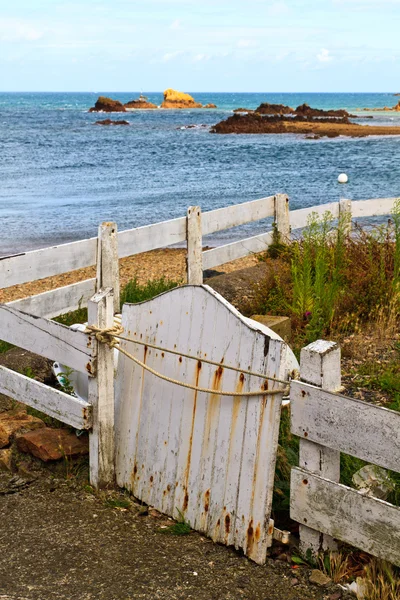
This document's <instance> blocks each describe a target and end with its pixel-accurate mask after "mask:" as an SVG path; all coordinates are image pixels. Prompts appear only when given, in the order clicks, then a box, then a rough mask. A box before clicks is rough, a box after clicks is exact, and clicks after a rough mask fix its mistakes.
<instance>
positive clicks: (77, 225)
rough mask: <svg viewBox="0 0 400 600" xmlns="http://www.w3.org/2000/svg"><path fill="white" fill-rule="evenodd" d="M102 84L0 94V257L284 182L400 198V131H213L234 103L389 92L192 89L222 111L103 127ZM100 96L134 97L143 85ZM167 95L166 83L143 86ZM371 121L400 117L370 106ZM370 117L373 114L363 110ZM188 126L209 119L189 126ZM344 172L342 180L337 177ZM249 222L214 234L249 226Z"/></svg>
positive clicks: (334, 196) (304, 192) (302, 202)
mask: <svg viewBox="0 0 400 600" xmlns="http://www.w3.org/2000/svg"><path fill="white" fill-rule="evenodd" d="M99 94H100V92H99V93H0V181H1V185H0V222H1V236H0V255H7V254H9V253H17V252H21V251H24V250H30V249H34V248H40V247H44V246H48V245H52V244H56V243H63V242H68V241H73V240H78V239H83V238H86V237H91V236H94V235H96V231H97V226H98V224H99V223H100V222H101V221H104V220H113V221H116V222H117V223H118V227H119V229H120V230H123V229H127V228H131V227H137V226H140V225H146V224H149V223H154V222H157V221H162V220H165V219H170V218H175V217H179V216H183V215H185V214H186V209H187V207H188V206H189V205H194V204H196V205H200V206H201V208H202V210H203V211H206V210H211V209H213V208H219V207H222V206H229V205H231V204H235V203H238V202H245V201H247V200H251V199H255V198H260V197H263V196H269V195H272V194H275V193H277V192H284V193H287V194H289V196H290V206H291V208H293V209H294V208H302V207H307V206H312V205H316V204H324V203H326V202H332V201H335V200H338V199H339V198H340V197H347V198H352V199H366V198H378V197H387V196H400V137H375V136H374V137H371V138H367V139H365V138H364V139H351V138H334V139H321V140H317V141H314V140H307V139H305V138H304V136H300V135H299V136H289V135H263V136H257V135H241V136H237V135H228V136H219V135H214V134H210V132H209V127H210V126H211V125H213V124H215V123H217V122H218V121H220V120H221V119H224V118H226V117H228V116H229V115H230V114H232V110H233V109H234V108H237V107H239V106H241V107H246V108H256V107H257V106H258V105H259V104H260V103H261V102H274V103H284V104H288V105H290V106H293V107H296V106H297V105H299V104H302V103H303V102H307V103H308V104H310V105H311V106H313V107H317V108H347V109H349V110H350V111H353V112H355V111H356V110H357V109H359V108H363V107H370V108H382V107H384V106H393V105H394V104H396V103H397V101H398V99H399V98H396V97H395V96H393V94H390V93H387V94H268V93H265V94H251V93H249V94H239V93H238V94H214V93H209V94H205V93H198V94H196V93H194V94H193V95H194V96H195V98H196V100H198V101H200V102H202V103H207V102H213V103H214V104H216V105H217V106H218V108H217V109H216V110H181V111H158V110H155V111H135V112H130V113H126V114H125V115H122V114H119V115H117V114H114V116H112V118H117V119H118V118H124V119H127V120H128V121H129V122H130V124H131V125H130V127H99V126H95V125H94V122H95V121H96V120H98V119H99V118H106V116H107V115H105V116H101V115H99V114H98V113H88V112H87V111H88V108H89V107H90V106H93V104H94V102H95V101H96V99H97V96H98V95H99ZM103 94H105V95H108V96H111V97H113V98H116V99H119V100H121V101H122V102H127V101H128V100H131V99H133V98H135V97H137V96H138V95H139V92H132V93H118V92H106V93H104V92H103ZM146 95H147V96H148V98H149V100H150V101H152V102H155V103H156V104H160V103H161V101H162V94H161V93H148V94H146ZM371 114H373V116H374V118H373V119H372V120H368V119H365V120H364V119H361V120H359V121H358V122H362V123H363V122H365V124H368V125H373V124H377V125H378V124H386V125H390V124H392V125H393V124H399V125H400V113H384V112H378V113H376V112H374V113H371ZM363 116H366V113H363ZM186 125H197V126H200V125H204V127H198V128H190V129H185V128H184V127H185V126H186ZM341 172H346V173H347V174H348V175H349V184H347V185H346V186H343V185H342V186H341V185H340V184H338V183H337V176H338V174H339V173H341ZM266 226H268V225H267V224H266V223H262V222H259V223H255V224H249V225H246V226H244V227H242V228H241V229H240V230H237V229H232V230H230V231H227V232H222V233H219V234H218V235H215V236H214V237H212V238H211V239H210V240H209V243H221V242H226V241H227V240H231V239H235V238H237V237H243V235H252V234H255V233H257V232H259V231H261V230H262V229H263V228H265V227H266Z"/></svg>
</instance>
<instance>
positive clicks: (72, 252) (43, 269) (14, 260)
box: [0, 238, 97, 288]
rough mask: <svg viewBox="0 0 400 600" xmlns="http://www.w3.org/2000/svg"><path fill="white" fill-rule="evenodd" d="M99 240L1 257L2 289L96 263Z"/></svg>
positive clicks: (93, 239) (0, 277) (0, 279)
mask: <svg viewBox="0 0 400 600" xmlns="http://www.w3.org/2000/svg"><path fill="white" fill-rule="evenodd" d="M96 254H97V238H90V239H87V240H81V241H79V242H72V243H70V244H62V245H61V246H50V247H49V248H42V249H41V250H33V251H32V252H25V253H24V254H18V255H15V256H6V257H3V258H0V288H7V287H10V286H12V285H16V284H20V283H26V282H28V281H36V279H43V278H45V277H50V276H51V275H59V274H60V273H66V272H67V271H75V270H76V269H81V268H83V267H89V266H91V265H94V264H95V263H96Z"/></svg>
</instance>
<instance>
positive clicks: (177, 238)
mask: <svg viewBox="0 0 400 600" xmlns="http://www.w3.org/2000/svg"><path fill="white" fill-rule="evenodd" d="M185 240H186V217H180V218H179V219H171V220H170V221H163V222H161V223H154V224H153V225H145V226H143V227H136V228H135V229H128V230H126V231H120V232H119V234H118V254H119V257H120V258H122V257H124V256H132V255H134V254H139V253H140V252H148V251H150V250H155V249H157V248H164V247H165V246H171V244H177V243H179V242H184V241H185Z"/></svg>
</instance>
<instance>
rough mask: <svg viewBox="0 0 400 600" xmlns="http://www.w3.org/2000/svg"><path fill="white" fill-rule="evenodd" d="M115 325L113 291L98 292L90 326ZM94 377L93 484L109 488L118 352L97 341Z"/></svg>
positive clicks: (92, 301)
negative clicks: (116, 358) (115, 355)
mask: <svg viewBox="0 0 400 600" xmlns="http://www.w3.org/2000/svg"><path fill="white" fill-rule="evenodd" d="M113 322H114V304H113V290H112V289H111V288H106V289H105V290H102V291H100V292H97V293H96V294H95V295H94V296H93V297H92V298H91V299H90V300H89V302H88V323H89V325H95V326H96V327H100V328H101V329H105V328H107V327H112V326H113ZM96 344H97V361H96V372H95V374H94V377H89V403H90V404H91V405H92V407H93V409H92V410H93V427H92V430H91V432H90V434H89V461H90V483H91V485H92V486H93V487H95V488H99V487H105V486H107V485H112V484H113V483H114V473H115V467H114V350H113V349H112V348H109V347H108V346H107V345H106V344H102V343H99V342H96Z"/></svg>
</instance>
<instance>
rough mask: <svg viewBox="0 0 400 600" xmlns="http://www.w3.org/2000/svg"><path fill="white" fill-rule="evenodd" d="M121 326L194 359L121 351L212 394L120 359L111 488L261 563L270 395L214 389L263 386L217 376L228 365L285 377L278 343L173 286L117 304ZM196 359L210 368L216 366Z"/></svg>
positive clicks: (273, 413)
mask: <svg viewBox="0 0 400 600" xmlns="http://www.w3.org/2000/svg"><path fill="white" fill-rule="evenodd" d="M122 324H123V327H124V329H125V332H126V334H127V336H128V337H133V338H135V337H137V338H138V339H140V340H142V341H145V342H146V341H148V342H149V343H152V344H157V345H161V346H164V347H167V348H172V349H174V348H175V349H178V350H181V351H182V353H189V354H192V355H194V356H197V357H198V359H199V360H198V361H197V360H191V359H188V358H185V357H183V356H175V355H171V354H168V353H166V352H162V351H160V350H154V349H150V348H147V349H146V348H144V347H143V346H138V345H135V344H134V343H132V342H124V341H123V342H122V344H121V346H122V347H123V348H126V350H127V351H128V352H130V353H132V354H133V355H134V356H138V357H139V358H140V359H141V360H144V361H145V362H146V364H148V365H149V366H151V367H152V368H154V369H155V370H157V371H159V372H161V373H164V374H166V375H168V376H170V377H172V378H175V379H178V380H181V381H185V382H189V383H192V384H196V385H200V386H203V387H211V388H212V389H215V394H211V395H209V394H205V393H203V392H195V391H193V390H188V389H185V388H182V387H178V386H176V385H174V384H172V383H168V382H164V381H162V380H160V379H159V378H157V377H155V376H154V375H152V374H150V373H148V372H144V370H143V368H141V367H139V366H138V365H135V363H133V362H132V361H131V360H129V359H128V358H126V357H125V356H124V355H120V357H119V361H118V372H117V381H116V440H117V441H116V444H117V447H116V472H117V483H118V485H119V486H121V487H126V488H128V489H129V490H130V491H131V492H132V493H133V494H134V495H135V496H136V497H138V498H140V499H142V500H143V501H145V502H149V503H150V504H151V505H152V506H154V507H155V508H157V509H158V510H160V511H162V512H165V513H166V514H169V515H171V516H173V517H177V516H178V513H177V509H179V510H180V511H181V512H182V513H183V514H184V515H185V518H186V519H187V520H189V521H190V523H191V526H192V527H193V528H195V529H197V530H199V531H202V532H203V533H205V534H207V535H209V536H210V537H211V538H212V539H214V540H215V541H219V542H221V543H225V544H230V545H235V546H236V547H238V548H239V547H241V548H243V549H244V550H245V552H247V554H248V555H249V556H250V557H251V558H253V559H254V560H256V561H257V562H260V563H262V562H265V557H266V549H267V547H268V545H269V544H270V543H271V539H272V538H271V535H270V534H271V532H269V531H268V529H269V527H268V524H269V518H270V512H271V501H272V490H273V478H274V464H275V455H276V448H277V439H278V437H277V436H278V431H279V413H280V397H279V396H276V397H275V396H273V397H268V396H267V397H262V396H261V397H252V398H250V399H248V398H235V399H234V398H230V397H221V396H220V395H219V394H218V390H221V389H224V390H226V389H228V390H230V389H231V390H240V389H252V390H254V389H257V388H258V389H260V386H261V384H263V383H264V381H263V380H260V379H257V378H253V377H252V378H250V377H248V376H247V375H246V376H245V377H244V379H243V377H242V378H241V374H240V373H237V372H233V371H230V370H227V369H225V368H224V364H228V363H229V364H235V363H236V365H238V366H242V367H243V368H246V369H255V370H261V372H263V373H265V374H271V375H276V374H278V373H279V374H283V375H284V374H286V373H287V366H286V365H284V364H283V362H282V357H283V356H284V357H285V360H286V358H287V356H288V355H287V352H288V350H287V346H286V344H285V343H284V342H283V341H282V340H280V339H276V338H277V336H276V334H272V332H271V337H270V336H269V335H268V333H267V332H268V331H269V330H267V329H266V328H265V329H263V330H262V331H261V330H260V328H259V327H257V324H254V325H253V322H252V321H250V320H247V319H245V318H244V317H242V316H241V315H240V314H239V313H238V312H237V311H236V310H235V309H234V308H233V307H232V306H231V305H229V304H228V303H227V302H226V301H225V300H224V299H223V298H222V297H221V296H219V295H218V294H216V293H215V292H214V291H213V290H211V289H210V288H208V287H207V286H183V287H179V288H176V289H174V290H171V291H169V292H167V293H165V294H162V295H161V296H158V297H157V298H154V299H153V300H150V301H148V302H144V303H142V304H139V305H138V304H136V305H129V304H127V305H124V307H123V311H122ZM202 358H207V359H211V360H215V361H216V362H219V363H220V364H221V368H220V369H219V368H216V367H215V366H212V365H208V364H206V363H204V362H203V361H202ZM293 360H294V361H295V359H294V358H293ZM295 362H296V361H295ZM249 486H250V497H249V496H248V487H249ZM252 489H253V493H252V494H251V490H252ZM265 524H266V525H265ZM265 527H266V530H265Z"/></svg>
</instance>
